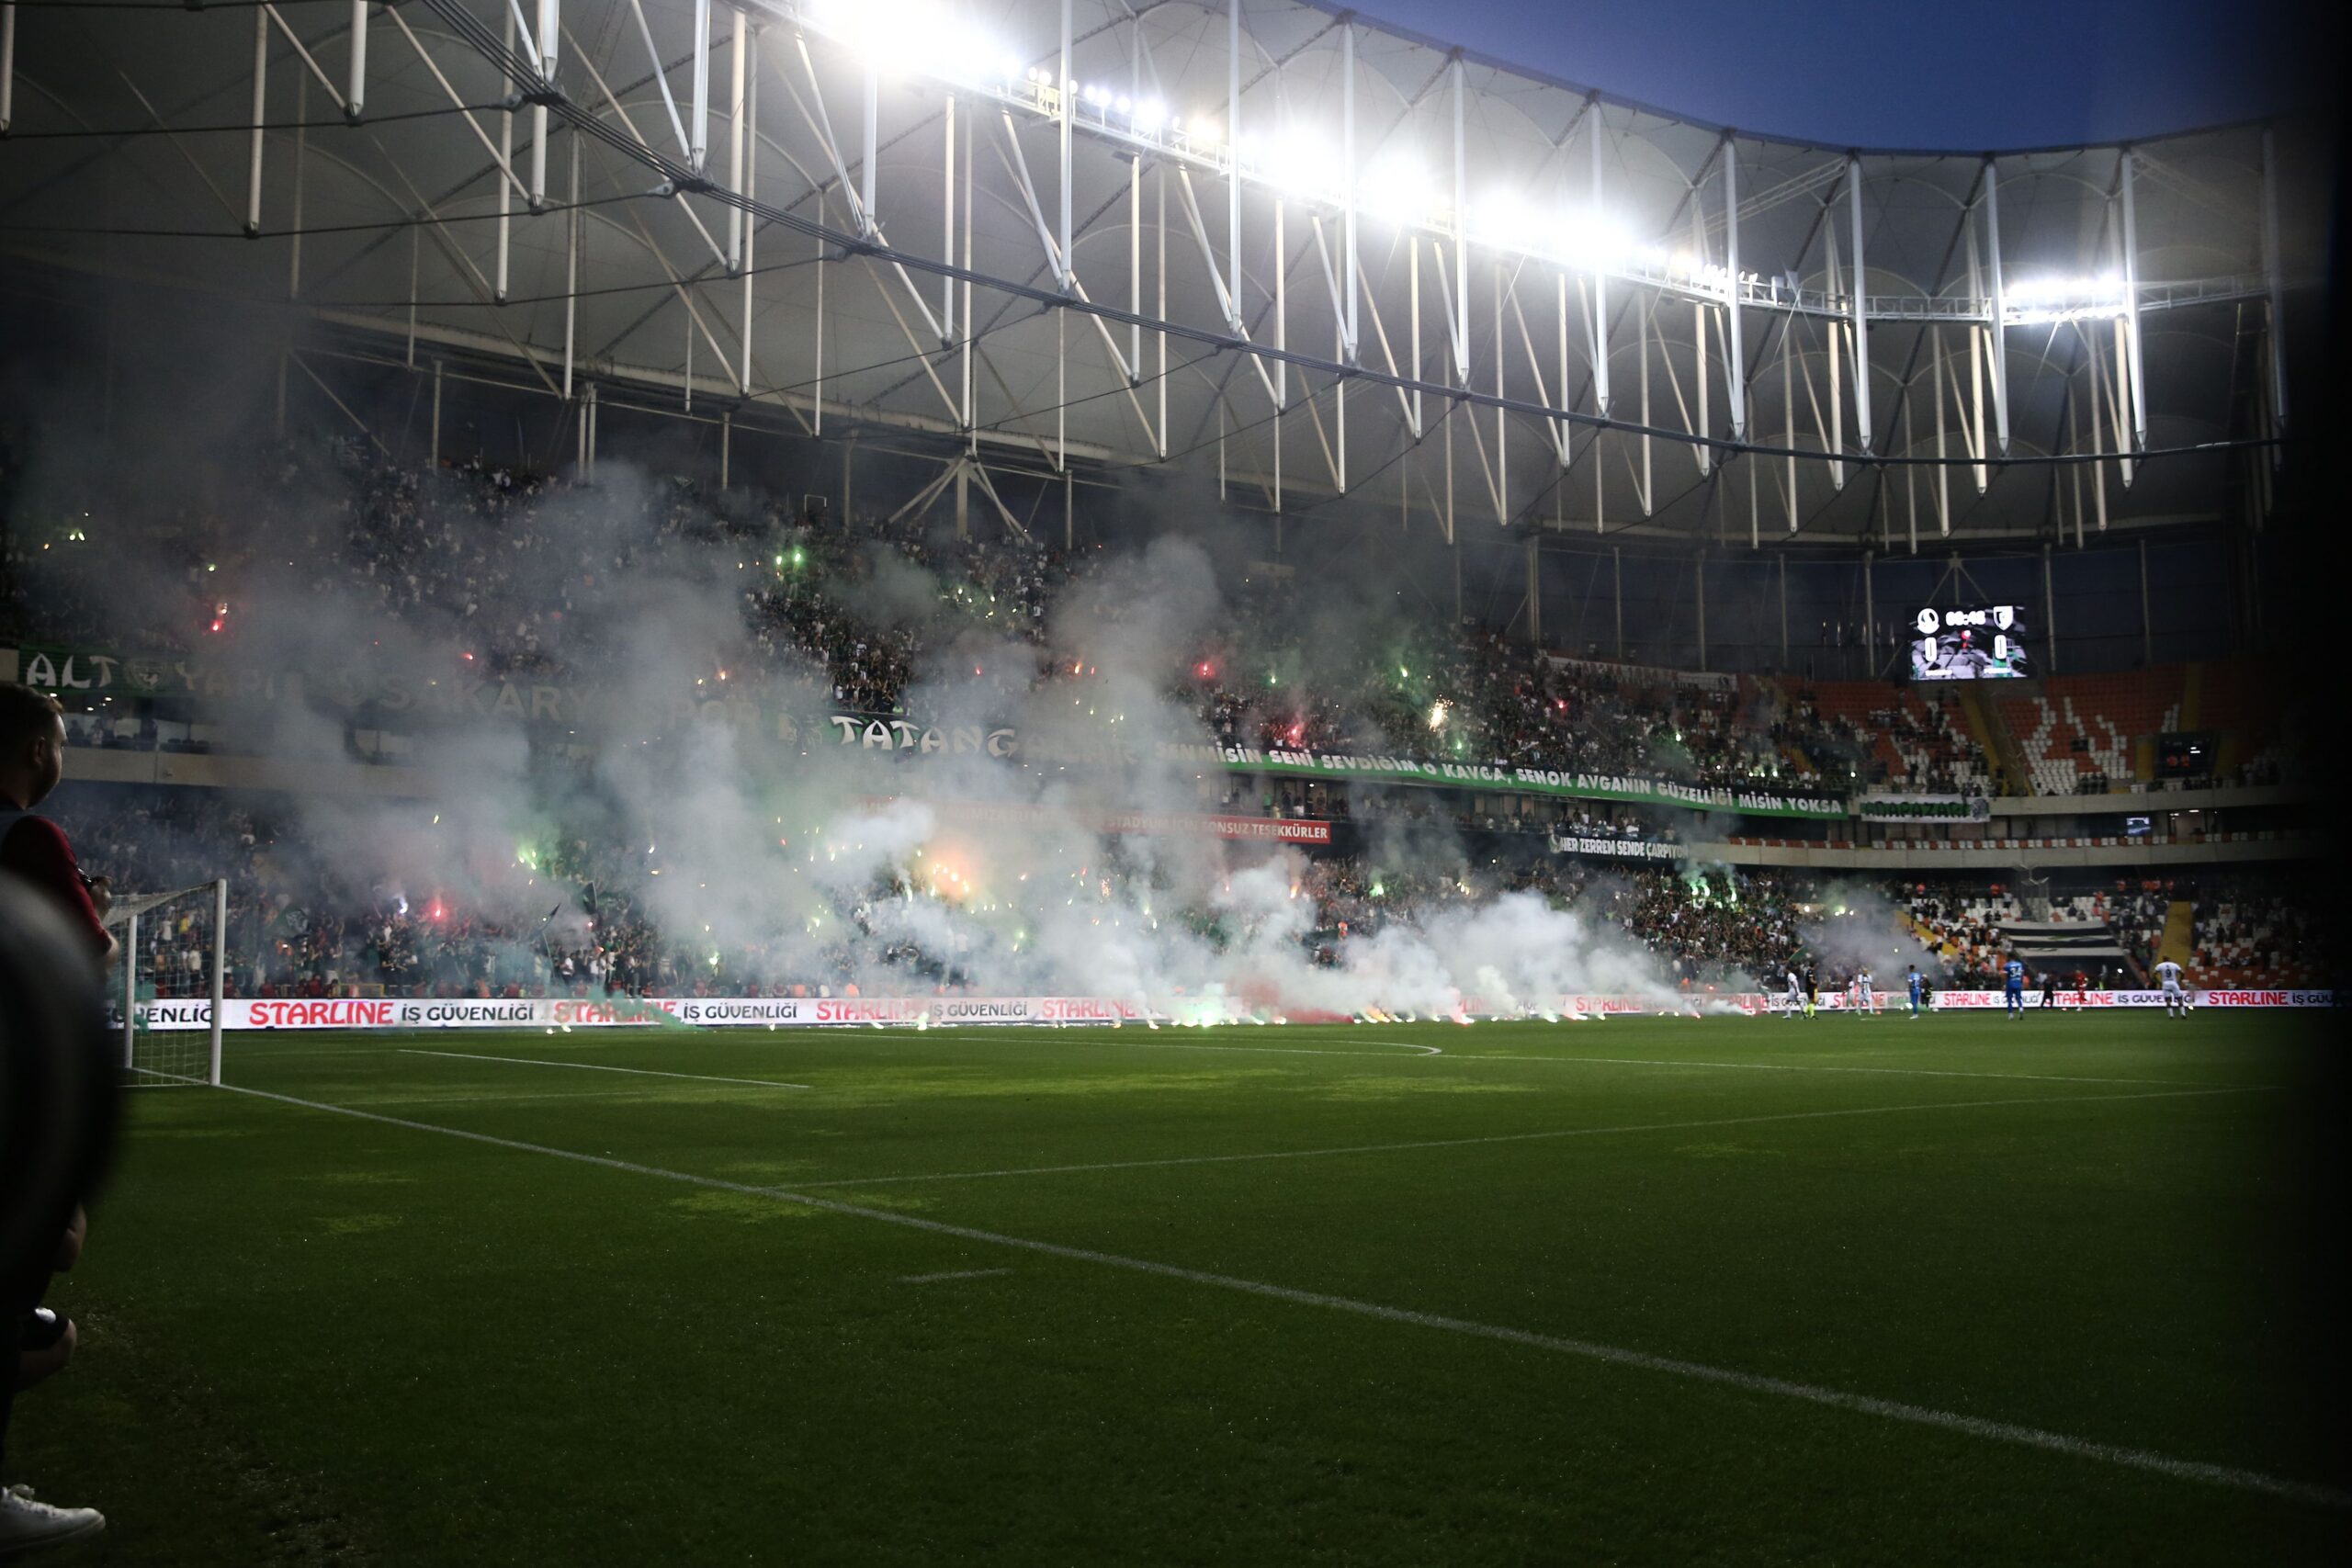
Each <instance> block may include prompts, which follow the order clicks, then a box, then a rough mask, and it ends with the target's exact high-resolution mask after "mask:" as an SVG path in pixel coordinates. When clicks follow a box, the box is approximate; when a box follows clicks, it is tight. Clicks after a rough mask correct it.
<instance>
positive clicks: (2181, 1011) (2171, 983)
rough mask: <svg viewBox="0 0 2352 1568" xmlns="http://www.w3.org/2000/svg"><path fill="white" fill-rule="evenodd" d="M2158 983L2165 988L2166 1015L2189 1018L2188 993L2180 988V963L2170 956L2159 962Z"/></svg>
mask: <svg viewBox="0 0 2352 1568" xmlns="http://www.w3.org/2000/svg"><path fill="white" fill-rule="evenodd" d="M2156 984H2158V985H2159V986H2162V987H2164V990H2165V1017H2166V1018H2187V1017H2188V992H2187V991H2184V990H2182V989H2181V988H2180V965H2179V964H2175V963H2174V962H2173V961H2172V960H2171V959H2169V958H2167V959H2165V961H2164V962H2163V963H2162V964H2157V965H2156Z"/></svg>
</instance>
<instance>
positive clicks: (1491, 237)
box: [1470, 190, 1534, 250]
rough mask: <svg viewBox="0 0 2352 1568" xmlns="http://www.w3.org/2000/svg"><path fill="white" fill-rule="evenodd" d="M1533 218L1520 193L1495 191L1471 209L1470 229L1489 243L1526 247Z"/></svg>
mask: <svg viewBox="0 0 2352 1568" xmlns="http://www.w3.org/2000/svg"><path fill="white" fill-rule="evenodd" d="M1533 217H1534V215H1533V214H1532V212H1530V211H1529V209H1528V206H1527V203H1526V202H1525V201H1523V200H1521V198H1520V196H1519V193H1518V192H1516V191H1499V190H1498V191H1492V192H1489V193H1488V194H1487V196H1486V197H1484V198H1483V199H1482V200H1480V201H1479V203H1478V205H1477V206H1476V209H1473V210H1472V212H1471V215H1470V232H1471V233H1473V234H1475V235H1476V236H1477V237H1478V238H1479V239H1481V240H1484V241H1486V242H1487V243H1489V244H1493V245H1501V246H1504V247H1506V248H1509V249H1511V250H1525V249H1526V248H1527V243H1528V234H1529V231H1530V230H1531V229H1532V227H1533Z"/></svg>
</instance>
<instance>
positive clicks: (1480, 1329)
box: [221, 1084, 2352, 1508]
mask: <svg viewBox="0 0 2352 1568" xmlns="http://www.w3.org/2000/svg"><path fill="white" fill-rule="evenodd" d="M221 1087H222V1088H224V1089H229V1091H230V1092H231V1093H232V1094H243V1095H250V1096H252V1097H254V1098H255V1099H257V1100H277V1102H279V1103H280V1104H284V1105H294V1106H300V1107H301V1108H303V1109H304V1110H308V1111H327V1112H329V1113H330V1114H333V1115H337V1116H350V1117H355V1118H356V1119H358V1120H360V1121H363V1122H381V1123H383V1124H385V1125H387V1126H392V1127H403V1128H406V1129H408V1130H409V1131H411V1132H417V1133H437V1134H441V1135H442V1136H444V1137H449V1138H462V1139H464V1140H465V1141H466V1142H468V1143H474V1144H486V1145H491V1146H492V1147H494V1148H503V1149H514V1150H516V1151H518V1152H520V1153H523V1154H534V1155H547V1156H551V1157H553V1158H556V1159H567V1160H571V1161H573V1162H575V1163H577V1164H581V1165H593V1166H601V1167H603V1168H605V1169H607V1170H618V1171H626V1172H628V1174H630V1175H632V1176H650V1177H652V1178H654V1179H657V1180H662V1181H676V1182H682V1183H684V1184H685V1185H687V1186H690V1187H704V1188H711V1189H715V1190H718V1191H722V1192H736V1193H741V1194H743V1195H744V1196H747V1197H753V1198H773V1199H775V1200H776V1201H779V1202H786V1203H797V1204H799V1205H801V1206H802V1207H804V1208H809V1209H815V1210H818V1211H819V1212H820V1213H830V1214H843V1215H848V1216H851V1217H854V1218H856V1219H862V1220H873V1221H875V1222H876V1223H877V1224H886V1225H898V1226H900V1227H901V1228H903V1229H907V1230H918V1231H924V1232H927V1233H929V1234H931V1235H945V1236H954V1237H955V1238H956V1239H957V1240H959V1241H972V1242H980V1243H984V1244H986V1245H988V1246H990V1247H1013V1248H1016V1249H1018V1250H1020V1251H1023V1252H1032V1253H1037V1254H1040V1255H1042V1256H1044V1257H1047V1258H1065V1259H1067V1260H1069V1261H1071V1262H1074V1263H1096V1264H1101V1265H1103V1267H1105V1268H1110V1269H1125V1270H1127V1271H1129V1272H1131V1273H1137V1274H1153V1275H1158V1276H1159V1277H1160V1278H1162V1279H1169V1280H1184V1281H1186V1282H1187V1283H1189V1284H1195V1285H1207V1286H1211V1287H1214V1288H1216V1289H1217V1290H1224V1291H1234V1292H1239V1293H1241V1294H1243V1295H1251V1296H1259V1297H1263V1298H1265V1299H1267V1300H1270V1301H1278V1302H1287V1303H1292V1304H1293V1305H1296V1306H1315V1307H1322V1308H1325V1309H1327V1310H1329V1311H1331V1312H1341V1313H1347V1314H1351V1315H1353V1316H1357V1317H1368V1318H1374V1319H1377V1320H1378V1321H1380V1322H1383V1323H1396V1324H1404V1325H1409V1326H1411V1327H1416V1328H1433V1329H1440V1330H1442V1331H1444V1332H1446V1333H1449V1334H1460V1335H1465V1336H1468V1337H1472V1338H1477V1339H1489V1340H1496V1341H1499V1342H1500V1343H1503V1344H1506V1345H1523V1346H1526V1347H1528V1348H1531V1349H1537V1350H1549V1351H1552V1352H1555V1353H1556V1354H1560V1355H1566V1356H1576V1357H1580V1358H1582V1359H1586V1360H1592V1361H1600V1362H1603V1363H1605V1364H1607V1365H1611V1366H1618V1367H1631V1368H1634V1369H1636V1370H1638V1371H1651V1372H1662V1373H1665V1374H1666V1375H1668V1376H1669V1377H1679V1378H1687V1379H1689V1380H1691V1381H1692V1382H1708V1383H1714V1384H1716V1385H1718V1386H1721V1387H1725V1388H1735V1389H1738V1390H1740V1391H1741V1392H1743V1393H1769V1394H1773V1395H1776V1396H1778V1397H1780V1398H1782V1399H1794V1400H1799V1401H1802V1402H1804V1403H1805V1404H1817V1405H1823V1406H1826V1407H1827V1408H1829V1409H1833V1410H1849V1411H1853V1412H1855V1413H1857V1414H1860V1415H1864V1416H1879V1417H1881V1418H1882V1419H1884V1420H1889V1421H1900V1422H1905V1423H1907V1424H1909V1425H1911V1426H1915V1427H1933V1428H1936V1429H1938V1430H1940V1431H1946V1432H1956V1433H1959V1434H1961V1435H1962V1436H1963V1437H1971V1438H1984V1439H1985V1440H1986V1441H1989V1442H1999V1443H2009V1444H2013V1445H2016V1446H2018V1447H2022V1448H2031V1449H2041V1450H2045V1451H2047V1452H2051V1453H2059V1454H2064V1455H2066V1456H2068V1457H2070V1458H2073V1459H2084V1460H2093V1461H2098V1462H2099V1463H2102V1464H2111V1465H2117V1466H2120V1467H2121V1468H2123V1469H2127V1470H2137V1471H2141V1472H2146V1473H2149V1474H2154V1475H2161V1476H2164V1477H2165V1478H2167V1479H2169V1480H2173V1481H2192V1482H2198V1483H2202V1484H2204V1485H2209V1486H2223V1487H2229V1488H2232V1489H2233V1490H2236V1491H2241V1492H2258V1493H2262V1494H2265V1495H2269V1496H2273V1497H2282V1498H2286V1499H2288V1500H2290V1501H2292V1502H2299V1503H2310V1504H2315V1505H2318V1506H2322V1507H2328V1508H2352V1493H2346V1492H2342V1491H2338V1490H2336V1489H2335V1488H2334V1487H2331V1486H2321V1485H2315V1484H2313V1483H2310V1482H2304V1481H2290V1480H2287V1479H2284V1478H2282V1477H2279V1476H2275V1475H2269V1474H2266V1473H2264V1472H2261V1471H2258V1470H2243V1469H2240V1468H2238V1467H2236V1466H2234V1465H2226V1464H2211V1463H2208V1462H2206V1461H2201V1460H2186V1459H2176V1458H2174V1457H2173V1456H2172V1455H2169V1454H2162V1453H2157V1452H2154V1450H2148V1449H2134V1448H2126V1447H2124V1446H2122V1445H2121V1444H2118V1443H2103V1442H2098V1441H2096V1440H2094V1439H2092V1438H2076V1437H2071V1436H2068V1435H2067V1434H2065V1433H2064V1432H2052V1431H2046V1430H2044V1429H2042V1428H2041V1427H2027V1426H2022V1425H2019V1424H2018V1423H2016V1422H2010V1421H1995V1420H1991V1419H1988V1418H1986V1417H1985V1416H1967V1415H1962V1414H1961V1413H1960V1412H1958V1411H1951V1410H1939V1409H1936V1408H1935V1407H1933V1406H1932V1405H1925V1404H1905V1403H1904V1402H1903V1401H1901V1400H1894V1399H1879V1398H1876V1397H1874V1396H1872V1395H1870V1394H1864V1393H1847V1392H1846V1391H1845V1390H1843V1389H1835V1388H1824V1387H1821V1386H1819V1385H1817V1384H1814V1383H1804V1382H1794V1381H1792V1380H1791V1379H1788V1378H1776V1377H1768V1376H1766V1375H1764V1374H1762V1373H1759V1372H1743V1371H1736V1370H1735V1369H1732V1368H1729V1367H1716V1366H1711V1365H1709V1364H1707V1363H1706V1362H1703V1361H1690V1360H1684V1359H1681V1358H1679V1357H1676V1356H1661V1355H1656V1354H1653V1353H1652V1352H1650V1351H1647V1350H1631V1349H1627V1348H1623V1347H1622V1346H1616V1345H1603V1344H1600V1343H1598V1342H1596V1341H1593V1340H1589V1339H1570V1338H1566V1337H1560V1336H1557V1335H1551V1334H1537V1333H1534V1332H1533V1331H1532V1330H1529V1329H1523V1328H1506V1327H1502V1326H1499V1325H1494V1324H1487V1323H1476V1322H1473V1321H1471V1320H1470V1319H1468V1318H1460V1317H1446V1316H1442V1315H1441V1314H1437V1313H1428V1312H1415V1311H1413V1310H1411V1309H1409V1308H1407V1307H1392V1306H1383V1305H1381V1304H1380V1303H1376V1302H1363V1301H1357V1300H1355V1299H1353V1298H1352V1297H1349V1296H1335V1295H1329V1294H1326V1293H1324V1292H1320V1291H1302V1290H1295V1289H1293V1288H1292V1287H1290V1286H1288V1285H1274V1284H1268V1283H1265V1282H1264V1281H1261V1280H1244V1279H1241V1278H1239V1277H1238V1276H1236V1275H1231V1274H1214V1273H1211V1272H1209V1271H1208V1270H1206V1269H1186V1268H1183V1267H1182V1266H1181V1265H1178V1264H1174V1263H1158V1262H1154V1261H1152V1260H1151V1259H1149V1258H1128V1257H1125V1256H1123V1255H1121V1254H1119V1253H1115V1252H1099V1251H1096V1250H1095V1249H1093V1248H1091V1247H1065V1246H1063V1245H1061V1244H1060V1243H1058V1242H1051V1241H1035V1240H1032V1239H1030V1238H1029V1237H1027V1236H1018V1235H1003V1234H1001V1233H1000V1232H997V1231H984V1230H979V1229H976V1228H975V1227H973V1226H970V1225H958V1224H949V1223H947V1222H946V1221H944V1220H927V1219H924V1218H922V1216H920V1215H916V1214H909V1213H899V1212H896V1211H893V1210H888V1209H869V1208H865V1207H864V1206H862V1205H860V1204H856V1203H844V1202H842V1201H840V1200H839V1199H834V1198H815V1197H810V1196H809V1195H808V1194H807V1193H805V1192H796V1191H791V1190H786V1189H784V1188H779V1187H754V1186H752V1184H750V1183H749V1182H742V1181H729V1180H726V1179H722V1178H719V1177H715V1176H696V1175H695V1174H693V1173H692V1172H690V1171H683V1170H665V1169H663V1168H662V1167H660V1166H652V1165H639V1164H637V1163H635V1162H634V1161H631V1160H624V1159H615V1158H613V1157H612V1156H609V1155H591V1154H582V1153H580V1152H579V1151H577V1150H575V1149H559V1148H554V1147H551V1146H550V1145H546V1144H528V1143H525V1142H523V1141H522V1140H521V1139H519V1138H502V1137H499V1136H497V1135H495V1134H490V1133H470V1132H467V1131H466V1130H464V1129H463V1128H458V1127H442V1126H437V1125H435V1123H433V1122H411V1121H408V1120H405V1119H404V1118H401V1117H398V1116H382V1115H379V1114H377V1113H376V1112H374V1111H355V1110H353V1109H352V1108H350V1107H349V1106H345V1105H331V1104H328V1103H326V1102H325V1101H323V1100H299V1099H297V1098H295V1097H294V1096H292V1095H290V1094H273V1093H271V1092H269V1091H268V1090H266V1089H238V1088H235V1087H234V1086H232V1085H226V1084H224V1085H222V1086H221ZM2217 1092H2219V1091H2217ZM2080 1098H2084V1099H2088V1098H2091V1097H2089V1096H2083V1097H2080Z"/></svg>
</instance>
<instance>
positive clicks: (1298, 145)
mask: <svg viewBox="0 0 2352 1568" xmlns="http://www.w3.org/2000/svg"><path fill="white" fill-rule="evenodd" d="M1238 150H1239V149H1237V151H1238ZM1258 172H1259V173H1260V174H1261V175H1263V176H1264V177H1265V178H1266V179H1268V180H1271V181H1272V183H1273V184H1275V185H1277V186H1281V187H1282V188H1283V189H1284V190H1287V191H1293V192H1297V193H1302V194H1304V193H1307V192H1321V191H1328V190H1330V189H1333V188H1334V187H1336V186H1338V185H1339V183H1340V181H1339V160H1338V159H1337V158H1336V157H1334V156H1333V154H1332V152H1331V149H1330V148H1329V146H1327V145H1326V144H1324V143H1323V142H1322V141H1318V140H1317V138H1315V137H1313V136H1310V135H1308V134H1306V132H1304V131H1297V130H1293V131H1289V132H1286V133H1284V135H1283V138H1282V139H1281V140H1280V141H1276V142H1275V143H1274V144H1273V146H1272V148H1270V149H1269V150H1268V151H1267V152H1266V155H1265V158H1264V160H1263V162H1262V163H1261V164H1260V165H1259V170H1258Z"/></svg>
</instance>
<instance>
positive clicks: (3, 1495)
mask: <svg viewBox="0 0 2352 1568" xmlns="http://www.w3.org/2000/svg"><path fill="white" fill-rule="evenodd" d="M64 764H65V720H64V717H63V715H62V712H61V710H60V709H59V707H58V705H57V699H55V698H54V697H51V696H49V695H47V694H43V693H40V692H36V691H34V690H33V689H32V688H30V687H28V686H21V685H17V684H16V683H14V682H8V683H6V684H0V872H5V873H7V874H13V875H15V876H17V877H19V878H21V879H23V880H24V881H25V882H26V883H28V884H29V885H30V886H32V887H33V888H34V889H36V890H37V891H38V892H39V893H40V895H41V896H42V897H44V898H45V899H46V901H48V902H49V903H50V904H51V905H52V906H54V907H55V908H57V909H58V910H59V911H60V912H61V913H62V914H63V916H64V917H65V919H66V920H67V921H68V922H69V924H70V925H71V926H72V928H73V931H74V935H75V936H76V937H77V938H78V939H80V940H81V941H82V942H85V943H86V947H87V951H88V953H89V954H90V960H91V963H92V964H93V965H94V966H96V965H103V964H105V963H106V961H107V959H108V958H110V957H112V956H113V953H114V950H115V940H114V936H113V934H112V933H111V932H109V931H107V929H106V925H105V923H104V922H105V918H106V906H107V886H106V884H105V882H104V881H103V880H101V879H97V878H92V877H86V876H84V875H83V874H82V869H81V867H80V866H79V865H77V864H76V863H74V847H73V845H72V844H71V843H69V842H68V841H67V840H66V837H65V833H64V830H63V829H61V828H59V827H58V826H57V824H56V823H54V822H51V821H50V820H48V819H47V818H41V817H36V816H34V815H33V814H32V808H33V807H36V806H38V805H40V803H41V801H42V800H43V799H44V798H46V797H47V796H48V795H49V793H50V792H51V790H53V789H55V788H56V787H57V784H58V781H59V780H60V779H61V778H62V777H63V775H64ZM8 1196H9V1197H10V1198H11V1199H13V1198H14V1197H15V1196H16V1195H15V1194H9V1195H8ZM83 1231H84V1220H83V1215H82V1211H81V1209H80V1207H79V1205H76V1206H75V1208H74V1212H73V1213H72V1214H71V1216H69V1217H67V1218H66V1219H65V1220H64V1223H63V1230H62V1235H59V1237H58V1239H57V1241H56V1244H55V1246H54V1247H53V1248H52V1249H51V1251H50V1252H49V1254H48V1255H47V1256H40V1257H33V1258H0V1354H5V1355H6V1357H8V1358H9V1359H11V1361H12V1364H10V1365H8V1366H6V1368H5V1369H0V1461H5V1459H6V1441H7V1432H8V1422H9V1417H10V1416H11V1415H12V1414H13V1412H14V1407H15V1404H16V1396H17V1393H18V1392H19V1390H20V1389H22V1388H28V1387H30V1386H31V1385H32V1384H33V1383H35V1382H40V1380H41V1379H42V1378H44V1377H47V1376H48V1375H49V1374H50V1373H51V1372H53V1371H56V1370H57V1369H58V1368H60V1367H62V1366H63V1365H64V1364H65V1361H66V1359H67V1358H68V1357H70V1356H71V1355H72V1354H73V1352H74V1324H73V1321H72V1320H71V1319H70V1318H64V1317H61V1316H59V1315H58V1314H55V1313H51V1312H48V1311H47V1310H45V1309H44V1308H42V1306H41V1304H40V1298H41V1297H42V1295H43V1294H44V1293H46V1292H47V1291H48V1289H49V1279H50V1275H51V1273H53V1272H55V1271H57V1270H60V1269H71V1268H72V1267H73V1266H74V1260H75V1259H76V1258H78V1257H79V1256H80V1253H81V1247H82V1235H83ZM106 1523H107V1521H106V1516H105V1515H103V1514H101V1513H99V1512H98V1511H97V1510H96V1508H60V1507H56V1506H51V1505H50V1504H48V1503H42V1502H38V1501H36V1500H34V1498H33V1497H32V1496H31V1495H29V1493H28V1492H26V1491H18V1490H16V1489H13V1488H12V1489H10V1490H6V1491H0V1557H12V1556H15V1555H16V1554H17V1553H18V1552H22V1551H32V1550H34V1549H36V1548H38V1547H42V1546H53V1545H59V1544H62V1543H63V1542H66V1541H70V1540H81V1539H83V1538H84V1537H85V1536H92V1535H96V1534H97V1533H98V1532H99V1531H100V1530H103V1529H106Z"/></svg>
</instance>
